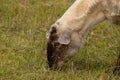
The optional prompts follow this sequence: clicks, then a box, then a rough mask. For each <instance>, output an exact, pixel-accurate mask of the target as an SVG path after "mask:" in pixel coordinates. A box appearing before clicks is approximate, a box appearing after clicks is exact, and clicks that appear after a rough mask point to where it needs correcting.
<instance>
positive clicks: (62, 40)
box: [58, 33, 70, 45]
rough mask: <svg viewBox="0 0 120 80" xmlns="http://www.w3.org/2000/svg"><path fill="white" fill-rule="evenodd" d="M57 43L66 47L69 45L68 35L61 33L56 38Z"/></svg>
mask: <svg viewBox="0 0 120 80" xmlns="http://www.w3.org/2000/svg"><path fill="white" fill-rule="evenodd" d="M58 42H59V43H60V44H64V45H67V44H69V43H70V34H68V33H62V34H61V35H60V37H59V38H58Z"/></svg>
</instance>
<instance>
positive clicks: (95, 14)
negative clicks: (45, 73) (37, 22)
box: [46, 0, 120, 74]
mask: <svg viewBox="0 0 120 80" xmlns="http://www.w3.org/2000/svg"><path fill="white" fill-rule="evenodd" d="M104 20H108V21H110V22H111V23H113V24H117V25H120V0H76V1H75V2H74V3H73V4H72V6H71V7H70V8H69V9H68V10H67V11H66V12H65V13H64V14H63V16H62V17H61V18H59V19H58V20H57V21H56V22H55V23H54V24H53V25H52V26H51V28H50V30H49V31H48V33H47V34H46V39H47V59H48V65H49V67H50V68H51V67H54V68H57V67H61V66H63V65H64V64H65V63H66V62H67V61H68V60H69V59H70V58H71V57H72V56H74V55H75V54H76V53H77V51H78V50H79V48H80V46H81V41H82V40H83V37H84V35H85V34H86V33H87V32H88V31H89V30H90V29H91V28H92V27H93V26H94V25H96V24H98V23H100V22H103V21H104ZM117 66H120V56H119V58H118V61H117ZM116 71H117V73H119V74H120V67H118V68H115V69H114V71H113V72H114V73H116Z"/></svg>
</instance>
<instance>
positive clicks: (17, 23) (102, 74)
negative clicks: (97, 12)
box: [0, 0, 120, 80]
mask: <svg viewBox="0 0 120 80" xmlns="http://www.w3.org/2000/svg"><path fill="white" fill-rule="evenodd" d="M73 1H74V0H61V1H58V0H0V80H119V77H118V76H114V75H113V74H112V69H113V67H114V65H115V62H116V60H117V57H118V52H119V50H120V49H119V46H120V35H119V34H120V27H118V26H115V25H111V24H110V23H109V22H107V21H105V22H103V23H101V24H98V25H96V27H95V28H94V29H92V30H91V31H90V32H89V33H88V35H87V36H86V37H85V39H84V41H83V45H82V47H81V49H80V50H79V52H78V54H77V55H76V56H74V57H73V59H72V60H71V63H70V64H69V65H68V66H67V68H66V70H62V71H53V70H49V69H46V68H45V65H46V42H45V34H46V32H47V30H48V29H49V28H50V25H51V24H52V23H54V22H55V21H56V20H57V19H58V18H60V17H61V16H62V14H63V13H64V12H65V11H66V9H67V8H68V7H69V6H70V5H71V4H72V3H73Z"/></svg>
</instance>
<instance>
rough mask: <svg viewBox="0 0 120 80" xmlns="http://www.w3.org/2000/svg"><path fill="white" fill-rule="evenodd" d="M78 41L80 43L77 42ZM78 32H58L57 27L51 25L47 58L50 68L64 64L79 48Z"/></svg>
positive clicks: (48, 35)
mask: <svg viewBox="0 0 120 80" xmlns="http://www.w3.org/2000/svg"><path fill="white" fill-rule="evenodd" d="M77 42H78V43H77ZM79 42H80V39H79V37H78V34H70V33H69V32H67V31H65V32H62V31H61V33H60V34H58V30H57V29H56V27H55V26H54V27H51V29H50V30H49V32H48V34H47V59H48V65H49V67H50V68H58V67H61V66H62V65H64V64H65V63H66V62H67V61H68V60H69V59H70V58H71V56H73V55H74V54H75V53H76V52H77V51H78V49H79Z"/></svg>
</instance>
